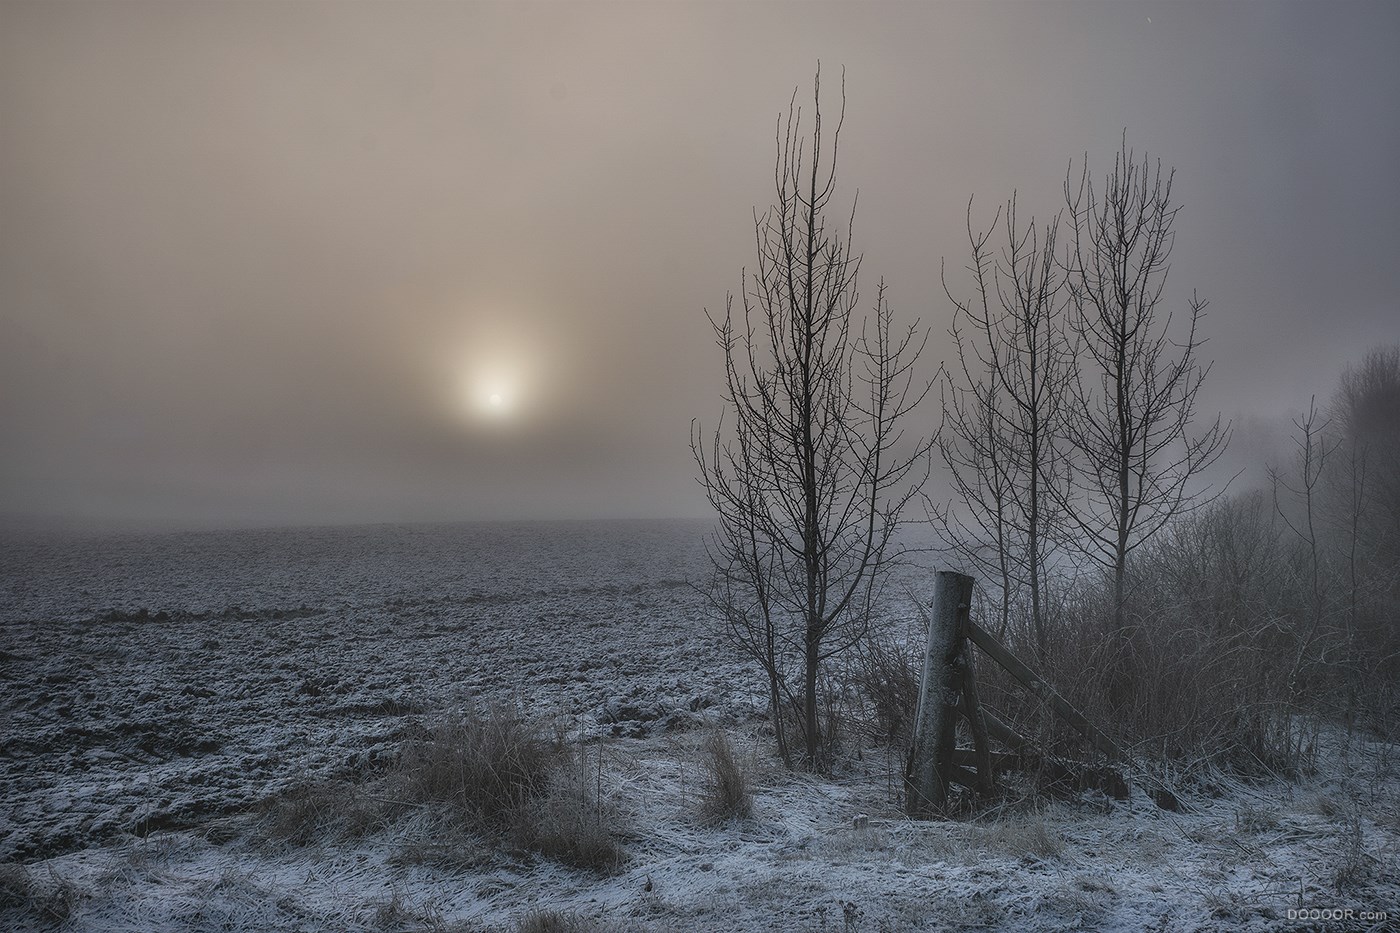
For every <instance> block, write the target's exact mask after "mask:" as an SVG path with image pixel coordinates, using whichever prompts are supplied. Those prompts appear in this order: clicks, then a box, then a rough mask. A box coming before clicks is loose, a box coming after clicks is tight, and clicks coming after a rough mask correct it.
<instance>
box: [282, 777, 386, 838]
mask: <svg viewBox="0 0 1400 933" xmlns="http://www.w3.org/2000/svg"><path fill="white" fill-rule="evenodd" d="M261 809H262V813H263V822H262V825H263V831H264V832H265V833H266V834H267V835H268V836H269V837H271V838H273V839H279V840H282V841H284V842H289V843H291V844H292V845H298V846H304V845H310V844H312V843H313V842H316V841H318V840H322V839H353V838H359V837H361V836H364V835H365V834H367V833H370V832H373V831H375V830H377V829H381V828H383V827H384V826H386V825H388V823H389V822H391V821H392V820H393V818H394V817H395V816H397V814H398V812H400V811H401V809H402V807H398V806H395V805H394V803H393V802H392V801H387V800H385V799H382V798H378V797H376V796H375V795H374V794H373V793H372V790H371V788H368V787H366V786H362V785H360V784H357V783H354V782H351V781H320V782H316V783H311V784H300V785H297V786H295V787H292V788H290V789H289V790H287V791H286V792H284V793H282V794H279V795H278V796H276V797H272V798H270V799H269V800H267V801H265V802H264V803H263V805H262V808H261Z"/></svg>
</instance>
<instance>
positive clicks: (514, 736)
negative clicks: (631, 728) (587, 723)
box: [399, 706, 565, 826]
mask: <svg viewBox="0 0 1400 933" xmlns="http://www.w3.org/2000/svg"><path fill="white" fill-rule="evenodd" d="M564 757H565V756H564V754H563V749H562V748H561V747H560V746H559V744H558V743H555V742H551V741H550V740H549V739H548V738H546V737H545V735H544V732H543V730H542V729H541V728H540V727H539V726H538V725H537V724H535V723H532V722H529V721H527V720H526V719H525V718H524V717H523V716H521V715H520V714H519V713H516V712H514V711H512V710H509V709H506V708H504V707H500V706H497V707H491V708H488V709H487V710H485V711H484V712H481V713H469V714H467V715H465V716H462V717H460V718H454V719H449V720H446V721H444V722H442V723H440V724H439V725H438V727H437V728H436V729H435V730H433V732H432V734H431V735H430V736H429V737H427V738H425V739H422V740H418V741H413V742H409V743H408V744H407V745H406V746H405V747H404V750H403V755H402V758H401V761H400V765H399V776H400V778H401V784H402V793H403V797H404V799H405V800H407V801H409V802H412V803H436V804H444V805H447V806H450V807H454V808H459V809H461V810H462V811H463V812H464V814H465V815H467V816H470V817H474V818H477V819H480V820H483V821H486V822H488V823H492V824H495V825H498V826H506V825H509V824H510V823H512V822H513V821H514V816H513V814H515V812H516V811H518V810H519V809H520V808H521V807H523V806H525V805H526V804H527V803H528V802H529V801H531V800H532V799H534V798H537V797H539V796H541V795H542V794H543V793H544V792H545V791H546V790H548V788H549V786H550V782H551V779H552V777H553V775H554V773H555V772H556V771H557V770H558V769H559V767H560V765H561V763H562V761H563V759H564Z"/></svg>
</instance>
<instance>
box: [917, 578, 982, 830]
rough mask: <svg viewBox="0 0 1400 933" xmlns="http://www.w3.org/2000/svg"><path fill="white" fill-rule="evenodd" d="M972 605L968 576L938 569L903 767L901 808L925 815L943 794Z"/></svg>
mask: <svg viewBox="0 0 1400 933" xmlns="http://www.w3.org/2000/svg"><path fill="white" fill-rule="evenodd" d="M971 607H972V578H971V577H969V576H967V575H966V574H961V573H956V572H954V571H951V570H940V571H939V572H938V579H937V585H936V587H935V588H934V596H933V612H932V614H931V618H930V619H929V629H928V643H927V645H926V647H925V649H924V670H923V677H922V678H920V681H919V707H918V712H917V713H916V714H915V716H914V738H913V744H912V746H911V748H910V750H909V765H908V768H907V769H906V771H905V782H904V790H905V793H904V800H905V812H906V813H908V814H909V815H910V816H912V817H921V818H927V817H929V816H932V815H934V814H935V813H937V812H938V811H940V810H942V809H943V807H944V805H945V804H946V803H947V800H948V773H949V768H950V767H951V766H952V760H951V758H952V748H953V735H954V729H955V727H956V726H957V700H958V694H959V692H960V691H961V688H962V671H961V656H962V651H963V641H964V639H965V638H966V637H967V623H968V613H969V610H970V609H971Z"/></svg>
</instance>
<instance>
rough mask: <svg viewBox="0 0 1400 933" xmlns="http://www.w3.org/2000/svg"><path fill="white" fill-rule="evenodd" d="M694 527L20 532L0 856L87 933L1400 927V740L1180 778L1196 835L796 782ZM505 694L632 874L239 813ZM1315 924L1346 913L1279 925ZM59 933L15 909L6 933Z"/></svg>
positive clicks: (412, 824)
mask: <svg viewBox="0 0 1400 933" xmlns="http://www.w3.org/2000/svg"><path fill="white" fill-rule="evenodd" d="M700 531H701V526H698V525H694V524H685V523H607V524H579V523H575V524H549V525H537V524H530V525H490V526H457V527H453V526H434V527H380V528H368V529H343V530H334V531H312V532H308V531H281V532H239V533H224V534H207V535H194V534H182V535H165V536H155V537H152V536H106V537H87V538H75V537H71V536H65V537H52V536H50V537H33V536H26V537H24V538H23V539H19V538H11V539H8V540H6V541H5V542H3V544H0V559H3V563H0V574H3V576H0V711H2V712H0V716H3V717H4V718H3V720H2V721H0V726H2V727H0V807H3V811H0V862H7V863H10V866H11V867H12V866H13V865H15V864H23V865H26V866H27V867H28V874H29V876H30V878H31V879H33V885H34V887H35V889H36V890H37V891H38V892H39V893H40V894H41V895H43V894H45V893H49V894H55V893H60V892H61V893H63V894H64V898H63V900H64V903H66V904H69V905H71V908H72V909H71V915H70V916H69V918H68V919H67V921H66V922H65V924H64V927H63V928H65V929H72V930H93V931H106V930H113V931H116V930H132V931H147V930H151V931H156V930H234V931H260V930H282V929H286V930H314V931H322V930H325V931H331V930H411V929H428V930H432V929H464V930H466V929H484V928H499V929H513V928H514V925H515V924H516V923H518V922H519V921H520V919H521V918H522V917H525V916H527V915H528V914H529V912H530V911H532V910H539V909H552V910H559V911H564V912H567V913H570V914H574V915H577V916H579V917H584V918H596V919H598V920H599V921H600V922H602V923H603V924H604V929H634V928H635V929H655V930H692V929H694V930H716V931H718V930H725V931H728V930H750V929H753V930H786V929H798V930H843V931H845V930H881V929H890V930H924V929H928V930H939V929H965V928H977V929H996V930H1078V929H1084V930H1146V929H1158V930H1213V929H1252V930H1275V929H1278V930H1300V929H1396V928H1400V924H1396V923H1395V922H1394V920H1389V921H1381V920H1376V919H1365V920H1363V919H1361V917H1362V914H1363V912H1365V911H1372V912H1374V911H1387V912H1388V915H1389V917H1390V918H1397V917H1400V887H1398V886H1397V877H1400V750H1398V749H1396V748H1394V747H1393V746H1389V745H1385V744H1381V743H1377V742H1373V741H1369V740H1367V739H1366V738H1365V737H1361V736H1352V737H1346V736H1342V735H1339V734H1332V733H1329V734H1327V736H1326V743H1327V748H1326V750H1325V753H1324V754H1323V755H1322V756H1320V763H1321V766H1320V768H1319V771H1318V773H1317V774H1316V775H1314V776H1313V777H1310V778H1308V779H1307V780H1305V781H1303V782H1302V783H1299V784H1289V783H1283V782H1278V783H1274V784H1266V785H1255V786H1245V785H1242V784H1240V783H1238V782H1233V781H1229V780H1225V779H1218V780H1216V781H1214V782H1209V783H1206V784H1200V785H1195V786H1193V787H1191V788H1188V790H1187V794H1186V798H1187V801H1188V803H1189V804H1190V807H1191V810H1190V812H1186V813H1168V812H1166V811H1162V810H1159V809H1157V808H1156V807H1155V806H1154V805H1153V804H1152V803H1150V802H1149V801H1147V800H1146V798H1145V797H1143V796H1142V795H1141V793H1140V792H1137V793H1135V796H1134V797H1133V799H1132V800H1130V801H1129V802H1128V803H1126V804H1112V805H1109V804H1108V803H1107V802H1106V801H1104V800H1102V799H1095V798H1090V797H1083V798H1075V799H1071V800H1061V801H1056V802H1053V803H1043V804H1040V805H1030V804H1026V803H1021V804H1018V805H1014V806H1009V807H1008V808H1007V809H1006V810H1005V811H1004V812H1002V813H1000V814H993V815H987V816H984V817H983V818H982V819H979V820H977V821H962V822H938V823H928V824H914V823H910V822H909V821H906V820H904V819H903V818H902V817H901V816H900V812H899V808H898V803H897V800H896V799H895V795H894V789H895V785H896V783H897V770H898V766H897V763H892V762H890V761H889V760H888V759H887V758H885V757H884V756H883V755H882V754H881V753H879V752H878V751H872V752H871V753H869V754H866V755H864V756H863V758H862V759H861V760H859V761H853V762H851V763H850V764H849V766H848V767H847V769H846V771H845V772H844V773H843V774H842V775H841V776H840V777H839V778H838V779H836V780H818V779H814V778H808V777H801V776H793V775H789V774H785V773H783V772H782V771H781V769H779V768H777V767H776V766H775V765H774V764H773V762H772V761H771V760H770V758H769V756H768V743H767V741H766V740H765V737H764V736H763V735H762V734H761V733H762V726H763V723H762V721H761V718H760V717H759V716H758V711H759V709H760V708H761V703H760V701H759V698H758V697H757V696H755V695H754V693H753V690H752V687H753V685H754V684H755V683H756V681H755V678H754V675H753V673H752V671H750V670H749V669H748V668H747V665H746V664H745V663H743V662H742V661H741V660H740V659H738V658H736V657H734V656H733V654H732V653H731V652H730V651H729V649H727V648H726V647H725V645H724V644H723V643H722V641H720V640H719V639H718V638H716V637H715V636H714V635H713V634H711V633H710V631H709V630H708V628H707V627H706V626H705V625H704V624H702V622H701V620H702V619H703V616H704V607H703V606H702V605H701V603H700V601H699V600H698V599H697V597H696V596H695V595H694V594H693V593H692V591H691V590H689V589H688V588H687V587H686V586H685V585H684V581H685V579H686V578H687V577H691V576H694V575H696V574H697V573H698V572H699V571H700V568H701V567H702V566H703V553H702V552H701V550H700V548H699V541H698V535H699V532H700ZM492 698H508V699H511V700H514V701H517V702H519V703H521V704H523V705H525V706H526V707H528V708H531V709H535V710H538V711H540V712H541V714H548V715H552V716H555V717H557V718H558V719H559V721H560V722H561V723H563V724H564V727H565V728H567V729H569V730H571V731H572V730H576V729H581V730H582V731H583V732H584V733H585V734H587V735H590V736H594V737H597V738H598V739H599V741H600V742H601V743H602V745H601V747H602V748H603V749H604V751H603V757H604V764H605V767H604V768H603V769H602V777H601V780H602V781H603V783H604V785H605V787H604V790H605V794H606V795H607V797H608V798H609V799H610V800H612V801H615V802H616V803H617V804H618V805H619V806H620V807H621V809H622V810H623V812H624V815H625V825H626V841H625V845H626V848H627V851H628V853H629V861H628V863H627V865H626V866H625V868H624V870H623V871H622V872H620V873H618V874H616V875H613V876H611V877H605V878H604V877H598V876H595V875H592V874H590V873H587V872H582V871H576V870H572V869H566V868H563V867H560V866H558V865H555V864H552V863H548V862H543V861H539V860H529V859H524V858H522V857H520V856H518V855H517V856H511V855H507V854H503V853H500V852H494V851H485V852H480V853H472V854H471V855H470V857H457V858H455V859H447V860H443V859H436V860H428V861H426V862H425V860H423V859H421V858H414V857H408V855H409V854H410V853H414V852H421V851H422V850H423V847H424V846H425V845H429V844H431V843H432V841H433V840H432V838H431V836H432V833H433V827H432V825H431V822H430V819H429V816H428V815H424V816H423V817H422V818H417V817H410V818H407V819H404V820H400V821H398V822H396V823H395V824H393V825H392V826H390V827H388V828H386V829H383V830H381V831H377V832H375V833H372V834H371V835H368V836H365V837H362V838H358V839H355V840H353V841H339V842H329V841H323V842H316V843H313V844H312V845H310V846H300V847H299V846H290V845H287V844H281V843H276V842H274V841H270V840H268V839H267V838H265V835H264V833H263V831H262V829H261V825H262V824H260V823H259V822H258V820H257V818H256V817H255V815H253V814H251V813H249V812H248V811H249V810H250V808H252V807H254V805H256V804H257V803H258V802H259V801H262V800H264V799H266V798H268V797H269V796H271V795H275V794H277V793H279V792H280V791H282V790H284V789H286V788H288V787H289V786H292V785H295V784H297V783H299V782H303V781H306V780H308V779H318V778H330V777H335V776H339V775H349V774H355V773H358V772H359V771H361V770H363V766H364V765H365V764H366V763H369V762H372V761H373V760H374V759H375V758H376V757H382V756H385V755H388V754H391V753H392V751H393V750H394V749H395V748H396V747H397V746H398V744H399V742H400V741H401V740H402V738H403V737H404V736H405V735H408V734H411V733H412V731H413V730H415V729H418V728H421V725H422V723H424V722H426V721H430V720H431V719H432V717H433V716H434V715H435V714H436V711H438V710H441V709H444V708H451V707H454V706H460V705H463V704H467V703H472V702H478V701H481V700H483V699H492ZM714 727H718V728H722V729H725V730H727V731H728V732H730V733H731V734H732V735H734V736H735V738H736V740H737V741H738V742H739V744H740V745H741V747H742V748H744V749H745V752H744V754H745V757H746V760H747V761H748V763H749V767H750V768H751V770H752V771H753V772H754V773H755V774H756V775H757V776H758V779H759V793H758V799H757V808H756V809H757V813H756V817H755V819H754V820H752V821H750V822H747V823H742V824H731V825H728V826H724V827H721V828H717V829H716V828H705V827H703V826H702V825H701V824H700V822H699V820H698V798H699V789H698V788H699V783H700V781H701V765H700V762H701V755H700V753H699V752H698V751H697V745H698V743H699V741H700V738H701V736H703V735H704V734H705V731H706V729H709V728H714ZM859 814H864V815H866V816H868V817H869V825H868V826H867V827H865V828H862V829H855V828H853V823H852V820H853V818H854V817H855V816H857V815H859ZM4 867H6V866H4V865H0V868H4ZM0 880H3V879H0ZM1299 906H1302V907H1304V908H1316V909H1323V908H1327V909H1332V908H1341V909H1351V910H1353V911H1355V915H1354V916H1353V918H1352V919H1351V920H1342V921H1336V920H1324V919H1318V920H1315V921H1312V920H1310V921H1297V920H1291V919H1290V918H1289V916H1288V910H1289V909H1290V908H1298V907H1299ZM0 909H3V908H0ZM42 925H44V923H43V921H42V920H41V919H39V918H38V917H37V916H36V915H34V914H33V913H32V911H31V912H26V911H25V910H21V909H18V908H16V909H11V910H10V911H9V912H8V913H0V929H9V928H11V927H15V928H18V929H24V928H25V927H26V926H36V927H37V926H42Z"/></svg>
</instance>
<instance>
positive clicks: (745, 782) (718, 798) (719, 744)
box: [701, 732, 753, 823]
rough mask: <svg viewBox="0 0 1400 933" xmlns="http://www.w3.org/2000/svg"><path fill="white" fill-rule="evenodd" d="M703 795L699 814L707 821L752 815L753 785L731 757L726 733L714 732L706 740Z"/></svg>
mask: <svg viewBox="0 0 1400 933" xmlns="http://www.w3.org/2000/svg"><path fill="white" fill-rule="evenodd" d="M704 752H705V796H704V799H703V801H702V803H701V814H702V815H703V817H704V819H705V822H707V823H721V822H724V821H725V820H731V819H739V820H747V819H749V818H751V817H752V816H753V786H752V783H751V782H750V781H749V776H748V773H747V772H746V771H745V770H744V768H743V766H741V765H740V764H739V762H738V761H736V760H735V758H734V749H733V746H731V745H730V742H729V737H728V736H727V735H725V734H724V733H723V732H714V733H712V734H711V735H710V736H709V738H707V739H706V740H705V748H704Z"/></svg>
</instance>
